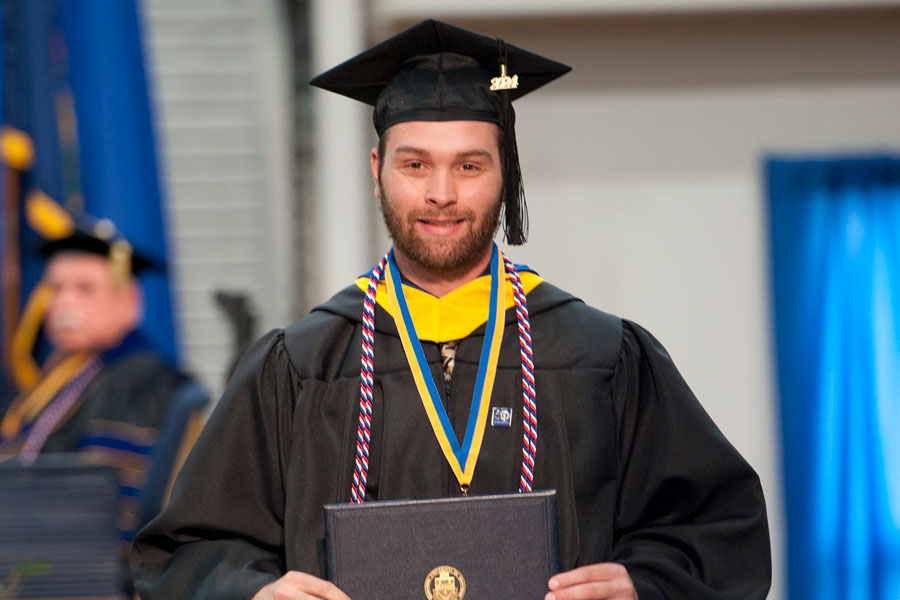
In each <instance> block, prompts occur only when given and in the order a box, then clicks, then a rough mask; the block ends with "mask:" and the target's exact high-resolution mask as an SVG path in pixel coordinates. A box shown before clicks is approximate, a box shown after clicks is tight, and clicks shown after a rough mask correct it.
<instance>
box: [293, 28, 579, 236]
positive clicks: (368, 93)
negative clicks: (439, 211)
mask: <svg viewBox="0 0 900 600" xmlns="http://www.w3.org/2000/svg"><path fill="white" fill-rule="evenodd" d="M570 70H571V67H569V66H567V65H564V64H562V63H559V62H556V61H554V60H550V59H548V58H544V57H543V56H539V55H537V54H534V53H532V52H528V51H527V50H523V49H521V48H518V47H516V46H513V45H512V44H507V43H506V42H504V41H503V40H501V39H499V38H493V37H488V36H485V35H481V34H478V33H474V32H472V31H468V30H466V29H462V28H460V27H455V26H453V25H448V24H447V23H442V22H440V21H435V20H433V19H429V20H426V21H422V22H421V23H419V24H418V25H415V26H413V27H411V28H409V29H407V30H406V31H403V32H401V33H399V34H397V35H395V36H394V37H392V38H389V39H387V40H385V41H384V42H381V43H380V44H378V45H376V46H374V47H372V48H370V49H368V50H366V51H365V52H363V53H361V54H358V55H357V56H355V57H353V58H351V59H350V60H348V61H346V62H344V63H342V64H340V65H338V66H336V67H334V68H332V69H330V70H328V71H326V72H325V73H322V74H321V75H319V76H317V77H315V78H313V79H312V80H311V81H310V84H311V85H314V86H316V87H320V88H322V89H325V90H328V91H331V92H335V93H338V94H341V95H344V96H347V97H349V98H353V99H354V100H359V101H360V102H365V103H366V104H370V105H372V106H374V107H375V110H374V112H373V115H372V118H373V121H374V124H375V130H376V131H377V132H378V135H379V136H380V135H381V134H383V133H384V131H385V130H386V129H387V128H388V127H390V126H391V125H395V124H397V123H402V122H405V121H461V120H473V121H487V122H490V123H496V124H497V125H499V126H500V127H501V128H502V130H503V144H502V146H503V147H502V148H501V151H502V153H503V163H504V164H503V168H504V178H503V179H504V191H503V200H504V209H505V217H506V219H505V223H504V232H505V233H506V237H507V240H508V241H509V243H510V244H513V245H518V244H522V243H524V241H525V237H526V235H527V228H528V225H527V213H526V207H525V194H524V189H523V187H522V175H521V171H520V168H519V157H518V149H517V147H516V135H515V111H514V110H513V108H512V105H511V102H512V101H513V100H516V99H518V98H521V97H522V96H524V95H525V94H527V93H528V92H530V91H533V90H535V89H537V88H539V87H541V86H542V85H544V84H545V83H548V82H550V81H552V80H554V79H556V78H557V77H559V76H561V75H564V74H565V73H568V72H569V71H570Z"/></svg>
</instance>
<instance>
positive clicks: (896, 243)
mask: <svg viewBox="0 0 900 600" xmlns="http://www.w3.org/2000/svg"><path fill="white" fill-rule="evenodd" d="M766 168H767V169H766V170H767V180H768V196H769V208H770V218H771V233H772V238H771V239H772V270H773V277H774V282H773V283H774V306H775V341H776V344H777V349H776V354H777V365H778V383H779V393H780V410H781V420H782V437H783V440H782V441H783V451H784V485H785V500H786V516H787V536H788V579H789V581H788V589H789V592H790V598H791V600H802V599H806V598H809V599H813V598H815V599H816V600H830V599H835V600H837V599H840V600H857V599H858V600H889V599H890V600H896V599H898V598H900V329H898V326H900V158H896V157H877V158H859V159H857V158H850V159H835V160H790V159H780V158H773V159H770V160H769V161H768V162H767V165H766Z"/></svg>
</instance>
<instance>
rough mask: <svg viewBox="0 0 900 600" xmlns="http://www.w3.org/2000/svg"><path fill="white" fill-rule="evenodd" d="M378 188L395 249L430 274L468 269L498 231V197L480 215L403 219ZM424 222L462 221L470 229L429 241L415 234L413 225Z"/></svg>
mask: <svg viewBox="0 0 900 600" xmlns="http://www.w3.org/2000/svg"><path fill="white" fill-rule="evenodd" d="M378 187H379V190H380V192H381V212H382V214H383V215H384V223H385V225H387V229H388V234H389V235H390V237H391V240H392V241H393V242H394V247H395V248H396V249H397V250H399V251H400V252H402V253H403V254H404V255H406V256H407V257H408V258H409V259H410V260H412V261H413V262H415V263H416V264H418V265H419V266H421V267H423V268H424V269H426V270H428V271H431V272H432V273H440V274H442V275H450V276H452V275H455V274H461V273H465V272H466V271H468V270H469V269H471V268H472V266H473V265H475V264H476V263H477V262H478V261H479V260H481V259H483V258H484V255H485V253H487V251H488V249H489V248H490V247H491V244H492V243H493V241H494V234H496V233H497V229H498V228H499V227H500V212H501V209H502V203H501V201H500V198H499V197H498V198H497V201H496V203H495V204H494V206H493V207H491V209H490V210H489V211H488V212H485V213H483V214H481V215H478V214H476V213H475V211H472V210H456V209H447V210H441V209H431V210H429V209H422V210H418V211H414V212H411V213H409V214H407V215H406V216H405V217H404V215H402V214H400V213H399V212H398V211H396V210H395V209H394V206H393V205H392V204H391V201H390V198H388V195H387V194H386V193H385V190H384V187H383V186H382V185H381V182H380V181H379V182H378ZM427 219H442V220H446V219H457V220H459V219H462V220H464V221H465V222H466V223H468V224H470V225H469V227H468V229H466V230H465V231H464V232H463V233H462V234H461V235H458V236H455V237H452V238H447V239H434V238H430V239H428V238H425V237H424V236H422V235H420V234H419V232H418V231H417V230H416V223H417V222H418V221H420V220H427Z"/></svg>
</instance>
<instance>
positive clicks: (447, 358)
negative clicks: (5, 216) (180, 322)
mask: <svg viewBox="0 0 900 600" xmlns="http://www.w3.org/2000/svg"><path fill="white" fill-rule="evenodd" d="M568 70H569V68H568V67H566V66H565V65H562V64H559V63H556V62H554V61H551V60H548V59H545V58H542V57H539V56H536V55H534V54H531V53H529V52H526V51H524V50H522V49H520V48H516V47H514V46H512V45H509V44H506V43H504V42H503V41H502V40H498V39H495V38H489V37H484V36H481V35H478V34H474V33H472V32H469V31H465V30H462V29H459V28H456V27H451V26H449V25H446V24H443V23H440V22H435V21H426V22H423V23H420V24H419V25H417V26H415V27H413V28H411V29H409V30H407V31H405V32H403V33H401V34H399V35H397V36H395V37H393V38H391V39H389V40H387V41H385V42H383V43H381V44H379V45H377V46H375V47H374V48H372V49H370V50H368V51H366V52H364V53H363V54H361V55H359V56H357V57H355V58H353V59H351V60H349V61H347V62H346V63H344V64H342V65H339V66H338V67H336V68H334V69H332V70H331V71H328V72H326V73H324V74H323V75H320V76H319V77H317V78H316V79H314V80H313V81H312V84H313V85H317V86H319V87H323V88H325V89H328V90H331V91H334V92H337V93H340V94H344V95H347V96H350V97H352V98H355V99H357V100H360V101H363V102H366V103H369V104H372V105H374V122H375V128H376V130H377V132H378V135H379V138H380V140H379V145H378V148H377V149H376V150H373V151H372V154H371V167H372V176H373V180H374V184H375V195H376V196H377V197H378V199H379V200H380V201H381V205H382V208H383V212H384V219H385V222H386V224H387V227H388V230H389V232H390V234H391V238H392V240H393V248H392V249H391V251H390V252H389V253H388V254H387V255H386V256H385V257H384V259H383V260H382V261H381V262H380V263H379V264H378V265H377V266H376V267H375V268H374V269H373V270H372V271H371V272H370V273H369V274H368V275H366V276H364V277H362V278H360V279H359V280H358V281H357V282H356V284H355V285H351V286H349V287H348V288H346V289H344V290H343V291H341V292H340V293H338V294H337V295H336V296H334V297H333V298H332V299H331V300H329V301H328V302H326V303H325V304H323V305H321V306H319V307H317V308H316V309H314V310H313V311H312V312H311V313H310V314H309V315H308V316H306V317H304V318H302V319H300V320H299V321H297V322H296V323H294V324H293V325H291V326H290V327H288V328H286V329H284V330H279V331H273V332H271V333H269V334H268V335H266V336H265V337H263V338H262V339H261V340H260V341H259V342H258V343H257V344H256V346H255V347H254V348H252V349H251V350H250V351H249V352H248V353H247V355H246V356H245V357H244V359H243V361H242V363H241V365H240V366H239V367H238V368H237V371H236V373H235V376H234V378H233V379H232V381H231V383H230V385H229V386H228V389H227V391H226V392H225V395H224V397H223V398H222V400H221V402H220V404H219V406H218V407H217V409H216V411H215V412H214V414H213V416H212V417H211V419H210V421H209V422H208V424H207V428H206V430H205V431H204V433H203V435H202V436H201V438H200V440H199V442H198V444H197V446H196V447H195V449H194V452H193V453H192V455H191V456H190V458H189V459H188V461H187V463H186V465H185V468H184V470H183V471H182V475H181V477H180V479H179V481H178V483H177V484H176V489H175V493H174V496H173V499H172V502H171V503H170V505H169V507H168V508H167V509H166V511H164V512H163V514H162V515H161V516H160V517H159V518H157V519H156V520H155V521H154V522H152V523H151V524H150V525H149V526H148V527H147V528H146V529H144V530H143V531H142V532H141V534H140V536H139V539H138V542H137V544H136V548H135V552H134V554H133V556H132V571H133V573H134V575H135V578H136V583H137V589H138V591H139V592H140V593H141V595H142V597H144V598H159V599H163V598H166V599H168V598H183V599H186V598H235V599H237V598H250V597H253V598H256V599H258V600H263V599H270V598H325V599H330V600H345V599H346V598H347V596H346V594H345V593H344V592H343V591H341V590H339V589H337V588H336V587H335V586H334V585H333V584H331V583H329V582H327V581H325V580H324V579H323V578H324V577H325V572H324V567H323V565H322V562H321V560H320V556H319V551H318V548H317V545H318V543H319V541H320V540H321V538H322V537H323V518H322V507H323V505H324V504H328V503H335V502H345V501H347V500H352V501H354V502H360V501H363V500H366V501H369V500H389V499H410V498H413V499H414V498H438V497H455V496H461V495H465V494H469V495H473V494H486V493H506V492H516V491H521V492H528V491H530V490H532V489H535V490H537V489H555V490H556V492H557V501H558V513H559V543H560V548H559V551H560V565H561V567H562V572H561V573H559V574H558V575H555V576H553V577H552V578H550V580H549V581H548V582H547V586H548V587H547V598H552V599H555V600H564V599H565V600H569V599H587V598H600V599H626V598H629V599H630V598H636V597H640V598H641V599H642V600H646V599H663V598H667V599H673V598H691V599H698V598H734V599H738V598H740V599H742V600H746V599H750V598H757V599H761V598H765V596H766V593H767V590H768V587H769V581H770V554H769V539H768V529H767V523H766V513H765V506H764V501H763V495H762V491H761V489H760V485H759V480H758V478H757V476H756V474H755V473H754V472H753V470H752V469H751V468H750V467H749V466H748V465H747V464H746V462H745V461H744V460H743V459H742V458H741V457H740V456H739V455H738V453H737V452H736V451H735V449H734V448H733V447H732V446H731V445H730V444H729V443H728V441H727V440H726V439H725V438H724V437H723V435H722V434H721V433H720V432H719V430H718V429H717V428H716V427H715V425H714V424H713V423H712V422H711V420H710V419H709V417H708V416H707V415H706V413H705V412H704V411H703V409H702V408H701V407H700V405H699V403H698V402H697V400H696V399H695V397H694V396H693V394H692V393H691V391H690V389H689V388H688V386H687V385H686V384H685V382H684V381H683V380H682V378H681V377H680V376H679V374H678V372H677V370H676V368H675V366H674V365H673V363H672V361H671V360H670V358H669V356H668V354H667V353H666V352H665V350H664V349H663V348H662V346H661V345H660V344H659V343H658V342H657V341H656V340H655V339H654V338H653V337H652V336H651V335H650V334H649V333H648V332H646V331H645V330H643V329H642V328H640V327H639V326H637V325H635V324H634V323H630V322H628V321H623V320H621V319H619V318H616V317H614V316H611V315H608V314H605V313H602V312H600V311H597V310H595V309H593V308H590V307H588V306H585V305H584V303H583V302H581V301H580V300H578V299H577V298H575V297H573V296H571V295H569V294H567V293H566V292H563V291H562V290H560V289H558V288H556V287H554V286H553V285H551V284H550V283H548V282H545V281H543V280H542V279H541V278H540V277H539V276H538V275H537V274H536V273H534V272H533V271H531V270H529V269H527V268H526V267H521V266H518V267H517V266H515V265H514V264H513V263H512V262H510V261H509V260H508V259H507V258H506V257H505V256H503V254H502V253H501V252H499V250H498V248H497V246H496V245H495V244H494V243H493V237H494V234H495V232H496V231H497V229H498V228H499V223H500V220H501V215H502V216H503V217H504V219H505V221H504V232H505V234H506V238H507V240H508V242H509V243H510V244H513V245H515V244H521V243H523V242H524V240H525V233H526V217H525V206H524V198H523V195H522V185H521V176H520V173H519V170H518V157H517V150H516V141H515V132H514V116H513V115H514V114H513V109H512V106H511V104H510V102H511V101H512V100H514V99H516V98H518V97H520V96H522V95H523V94H525V93H527V92H529V91H531V90H534V89H535V88H537V87H540V86H541V85H543V84H544V83H547V82H549V81H551V80H552V79H555V78H556V77H558V76H560V75H562V74H564V73H565V72H567V71H568ZM360 357H362V359H361V367H360ZM357 390H359V391H358V392H357ZM510 408H512V409H513V410H512V411H511V413H512V415H513V418H512V420H511V422H509V421H505V420H504V419H503V415H506V414H509V412H510V411H509V410H508V409H510ZM488 409H491V410H488ZM493 409H497V410H496V411H493ZM492 412H496V413H497V414H498V415H500V418H499V423H493V422H492V423H491V425H486V423H485V422H484V419H487V415H488V414H489V413H492ZM470 415H471V419H470ZM472 422H474V423H476V426H475V427H474V430H475V431H478V432H481V433H480V434H478V435H474V436H472V435H469V434H468V431H469V430H467V424H470V423H472ZM506 424H508V425H509V426H508V427H507V426H503V425H506ZM494 425H497V426H494ZM460 449H461V450H462V451H463V452H462V453H459V452H457V450H460ZM460 455H464V456H467V457H468V460H466V461H462V462H461V461H460V460H459V459H458V457H459V456H460ZM476 465H477V469H476V468H475V467H476Z"/></svg>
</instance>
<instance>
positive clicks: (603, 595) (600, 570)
mask: <svg viewBox="0 0 900 600" xmlns="http://www.w3.org/2000/svg"><path fill="white" fill-rule="evenodd" d="M548 586H549V587H550V593H548V594H547V595H546V596H545V597H544V600H637V597H638V596H637V592H636V591H635V589H634V583H632V581H631V577H629V576H628V571H626V570H625V567H623V566H622V565H620V564H616V563H598V564H595V565H587V566H584V567H578V568H577V569H572V570H571V571H566V572H565V573H560V574H559V575H554V576H553V577H551V578H550V582H549V583H548Z"/></svg>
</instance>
